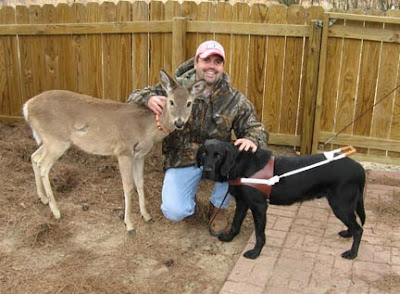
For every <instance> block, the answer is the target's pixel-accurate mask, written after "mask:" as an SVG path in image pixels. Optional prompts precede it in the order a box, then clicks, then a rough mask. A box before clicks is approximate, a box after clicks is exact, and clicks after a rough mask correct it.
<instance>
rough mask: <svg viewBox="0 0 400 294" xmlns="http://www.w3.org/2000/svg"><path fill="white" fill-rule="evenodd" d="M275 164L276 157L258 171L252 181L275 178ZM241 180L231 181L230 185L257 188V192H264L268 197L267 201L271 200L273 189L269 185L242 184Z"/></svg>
mask: <svg viewBox="0 0 400 294" xmlns="http://www.w3.org/2000/svg"><path fill="white" fill-rule="evenodd" d="M274 163H275V157H274V156H271V159H270V160H269V161H268V162H267V164H266V165H265V166H264V167H263V168H262V169H260V170H259V171H257V172H256V173H255V174H253V175H252V176H251V177H250V179H265V180H267V179H270V178H272V177H273V176H274ZM240 179H241V178H236V179H234V180H231V181H229V185H232V186H240V185H246V186H250V187H253V188H256V189H257V190H259V191H261V192H263V193H264V194H265V196H266V198H267V199H269V196H270V195H271V187H272V186H269V185H264V184H256V183H242V182H241V180H240Z"/></svg>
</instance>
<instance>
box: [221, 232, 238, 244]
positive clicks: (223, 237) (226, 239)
mask: <svg viewBox="0 0 400 294" xmlns="http://www.w3.org/2000/svg"><path fill="white" fill-rule="evenodd" d="M234 237H235V235H233V234H226V233H222V234H220V235H219V236H218V239H219V240H220V241H222V242H231V241H232V240H233V238H234Z"/></svg>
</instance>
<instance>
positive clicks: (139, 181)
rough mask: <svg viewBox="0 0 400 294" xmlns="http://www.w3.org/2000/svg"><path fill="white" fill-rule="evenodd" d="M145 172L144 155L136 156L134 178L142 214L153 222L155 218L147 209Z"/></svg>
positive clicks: (146, 219)
mask: <svg viewBox="0 0 400 294" xmlns="http://www.w3.org/2000/svg"><path fill="white" fill-rule="evenodd" d="M143 174H144V157H141V158H135V159H134V160H133V179H134V181H135V185H136V190H137V192H138V195H139V207H140V214H141V215H142V217H143V218H144V220H145V221H146V222H152V221H153V219H152V218H151V215H150V214H149V213H148V212H147V209H146V197H145V195H144V189H143Z"/></svg>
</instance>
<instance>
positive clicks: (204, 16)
mask: <svg viewBox="0 0 400 294" xmlns="http://www.w3.org/2000/svg"><path fill="white" fill-rule="evenodd" d="M198 11H199V12H198V14H197V20H201V21H215V20H216V19H215V18H216V16H215V14H216V5H214V4H213V3H211V2H201V3H200V4H199V7H198ZM211 39H215V36H214V34H212V33H199V34H197V46H198V45H200V44H201V43H202V42H205V41H207V40H211ZM197 46H196V48H197ZM196 48H194V50H196ZM194 54H195V52H194V51H193V55H194Z"/></svg>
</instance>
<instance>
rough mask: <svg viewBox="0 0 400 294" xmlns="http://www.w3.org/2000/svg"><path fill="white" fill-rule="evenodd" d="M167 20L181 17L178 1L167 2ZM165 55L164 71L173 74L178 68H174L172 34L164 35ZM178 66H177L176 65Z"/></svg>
mask: <svg viewBox="0 0 400 294" xmlns="http://www.w3.org/2000/svg"><path fill="white" fill-rule="evenodd" d="M164 5H165V18H164V19H165V20H170V21H172V20H173V19H174V17H180V16H181V6H180V4H179V2H178V1H167V2H166V3H165V4H164ZM163 43H164V47H163V55H164V58H163V60H164V62H163V69H164V70H166V71H167V72H169V73H171V74H173V73H174V72H175V69H176V68H173V66H172V64H173V62H172V59H173V52H172V34H169V33H168V34H164V35H163ZM174 66H176V64H175V65H174Z"/></svg>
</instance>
